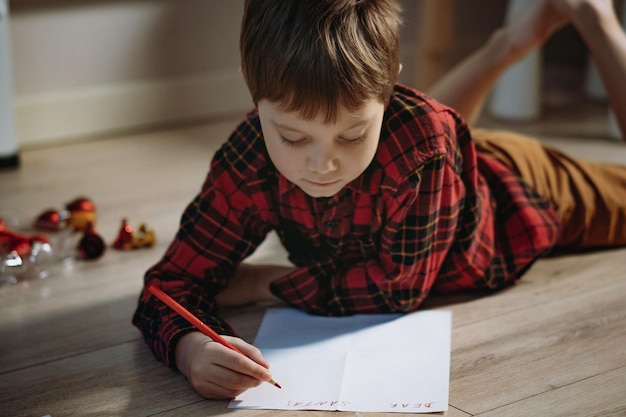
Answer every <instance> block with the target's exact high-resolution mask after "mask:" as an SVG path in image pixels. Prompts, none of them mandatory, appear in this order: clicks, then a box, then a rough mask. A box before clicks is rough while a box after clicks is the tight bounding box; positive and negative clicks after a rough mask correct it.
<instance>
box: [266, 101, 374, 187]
mask: <svg viewBox="0 0 626 417" xmlns="http://www.w3.org/2000/svg"><path fill="white" fill-rule="evenodd" d="M258 110H259V118H260V121H261V129H262V130H263V136H264V138H265V145H266V147H267V151H268V153H269V156H270V158H271V159H272V162H273V163H274V165H275V166H276V168H277V169H278V171H280V173H281V174H282V175H283V176H285V178H287V179H288V180H289V181H291V182H292V183H294V184H296V185H297V186H298V187H300V188H301V189H302V191H304V192H305V193H307V194H308V195H310V196H311V197H330V196H333V195H334V194H336V193H338V192H339V191H340V190H341V189H342V188H343V187H344V186H346V185H347V184H348V183H350V182H351V181H353V180H354V179H356V178H357V177H358V176H359V175H361V174H362V173H363V171H365V169H366V168H367V166H368V165H369V164H370V162H372V159H373V158H374V155H375V153H376V149H377V147H378V140H379V136H380V129H381V126H382V121H383V114H384V112H385V105H384V104H383V103H382V101H380V100H376V99H371V100H368V101H366V102H365V103H364V105H363V106H362V107H361V109H360V110H359V111H357V112H348V111H346V110H345V109H343V108H342V109H340V111H339V113H338V117H337V121H336V122H335V123H333V124H325V123H324V115H323V114H319V115H318V116H317V117H316V118H315V119H313V120H306V119H304V118H302V116H301V115H300V113H298V112H285V111H283V110H281V109H280V106H279V105H278V104H277V103H274V102H270V101H268V100H260V101H259V103H258Z"/></svg>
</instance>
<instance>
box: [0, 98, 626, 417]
mask: <svg viewBox="0 0 626 417" xmlns="http://www.w3.org/2000/svg"><path fill="white" fill-rule="evenodd" d="M594 112H595V113H594ZM563 114H568V112H564V113H561V114H560V115H563ZM583 114H585V115H592V116H593V117H591V118H588V119H584V118H583V119H580V118H579V117H578V116H576V115H574V117H571V113H569V115H570V118H569V119H567V118H566V119H565V120H562V119H559V117H561V116H560V115H559V114H555V115H552V117H553V120H557V121H558V123H557V126H555V125H554V124H553V123H552V124H551V123H544V122H540V123H535V124H531V125H513V126H512V127H513V128H519V129H521V130H526V131H533V132H535V133H538V134H541V135H543V136H545V137H549V141H550V142H551V143H553V144H554V145H556V146H559V147H563V148H564V149H566V150H568V151H570V152H571V153H574V154H577V155H579V156H586V157H589V158H593V159H606V160H612V161H616V162H623V163H626V146H625V145H623V144H621V143H619V142H616V141H611V140H608V139H602V138H601V139H597V138H598V137H602V136H604V133H603V132H604V128H605V126H604V119H603V118H602V117H599V116H598V115H600V114H601V112H600V113H599V112H598V110H597V108H596V107H593V106H592V108H589V109H587V110H586V111H583ZM596 116H598V117H596ZM235 123H236V119H229V120H223V121H220V122H213V123H207V124H202V125H195V126H187V127H180V128H176V129H164V130H161V131H158V132H151V133H143V134H134V135H126V136H123V137H112V138H107V139H101V140H95V141H90V142H87V143H76V144H66V145H62V146H56V147H50V148H46V149H34V150H27V151H23V152H22V155H21V157H22V162H23V165H22V167H21V169H19V170H17V171H5V172H0V216H6V217H9V216H10V217H11V218H14V219H18V220H21V221H22V222H24V223H25V224H28V223H29V222H30V221H32V219H33V218H34V217H35V216H36V215H37V214H39V213H40V212H41V211H43V210H44V209H47V208H62V207H63V205H64V204H65V203H67V202H69V201H70V200H72V199H73V198H75V197H78V196H87V197H89V198H91V199H92V200H93V201H94V202H95V203H96V204H97V209H98V221H97V229H98V231H99V233H100V234H101V235H102V236H103V237H104V238H105V239H106V240H107V242H108V243H109V244H110V243H111V242H112V241H113V239H114V238H115V236H116V235H117V231H118V228H119V225H120V221H121V219H122V218H124V217H125V218H127V219H128V221H129V222H130V223H131V224H132V225H135V226H136V225H137V224H138V223H139V222H142V221H145V222H148V224H149V225H150V226H151V227H152V228H154V230H155V232H156V234H157V238H158V245H157V246H156V247H154V248H151V249H143V250H137V251H134V252H119V251H114V250H112V249H110V248H109V250H108V251H107V253H106V254H105V255H104V257H103V258H101V259H100V260H98V261H94V262H87V261H78V262H75V263H73V264H63V263H61V262H55V263H54V264H53V265H52V266H51V267H50V268H49V272H50V274H49V276H48V277H47V278H45V279H33V278H31V279H27V280H23V281H21V282H19V283H17V284H15V285H3V286H0V415H1V416H7V417H9V416H10V417H18V416H24V417H26V416H28V417H41V416H44V415H46V414H50V415H51V416H52V417H61V416H87V417H90V416H163V417H165V416H191V417H193V416H215V415H232V416H244V415H245V416H275V415H276V416H280V415H291V414H293V413H281V412H275V411H244V410H238V411H231V410H228V409H227V403H226V402H214V401H206V400H203V399H201V398H200V397H199V396H197V395H196V394H195V393H194V391H193V390H192V389H191V387H190V385H189V384H188V383H187V382H186V381H185V379H184V378H183V377H182V376H180V375H179V374H177V373H175V372H173V371H171V370H169V369H167V368H166V367H165V366H163V365H162V364H161V363H159V362H157V361H156V360H155V359H154V358H153V356H152V354H151V353H150V352H149V350H148V348H147V347H146V346H145V345H144V343H143V341H142V339H141V337H140V334H139V332H138V331H137V330H136V329H135V328H134V327H132V325H131V323H130V320H131V315H132V313H133V311H134V308H135V305H136V299H137V295H138V294H139V291H140V288H141V286H142V274H143V272H144V271H145V270H146V268H148V267H149V266H150V265H151V264H152V263H154V262H155V261H157V259H158V258H159V257H160V256H161V254H162V253H163V251H164V250H165V248H166V245H167V244H168V243H169V241H170V240H171V238H172V237H173V235H174V233H175V231H176V227H177V223H178V219H179V216H180V214H181V212H182V210H183V208H184V207H185V205H186V204H187V202H188V201H189V200H190V199H191V198H192V197H193V196H194V194H195V192H196V191H197V190H198V188H199V187H200V185H201V182H202V180H203V178H204V175H205V173H206V171H207V168H208V163H209V159H210V157H211V155H212V153H213V151H214V150H215V149H216V146H217V145H218V143H219V142H220V141H222V140H223V139H224V138H225V137H226V135H227V134H228V132H229V131H230V130H231V128H232V127H233V126H234V124H235ZM483 123H484V124H485V125H489V126H495V127H502V125H501V124H499V123H497V122H495V121H492V120H489V119H484V120H483ZM562 134H565V135H566V136H567V137H565V138H559V137H558V136H559V135H562ZM589 136H593V137H595V139H593V140H592V139H590V138H589ZM625 198H626V196H625ZM254 257H255V260H256V261H267V260H273V259H277V260H279V261H284V253H283V252H282V251H281V250H280V248H278V246H277V244H276V241H275V240H271V241H269V242H267V243H266V244H265V245H264V246H263V247H262V248H261V249H260V250H259V251H258V252H257V253H256V254H255V255H254ZM625 267H626V249H617V250H609V251H605V252H597V253H587V254H580V255H571V256H562V257H558V258H549V259H542V260H540V261H539V262H537V263H536V264H535V265H534V266H533V267H532V269H531V270H530V271H529V272H528V273H527V274H526V276H525V277H524V279H522V280H521V281H520V282H519V283H518V284H517V285H515V286H513V287H511V288H509V289H507V290H504V291H501V292H498V293H495V294H491V295H468V296H467V297H459V298H457V299H440V298H435V299H432V300H430V301H429V302H428V303H427V305H426V308H444V309H448V310H451V311H452V312H453V333H452V356H451V375H450V409H449V411H448V412H447V413H446V415H449V416H470V415H479V416H556V415H562V416H576V415H580V416H592V415H593V416H600V415H601V416H619V415H621V416H624V415H626V324H625V323H626V273H625V269H626V268H625ZM262 311H263V309H262V308H260V307H256V308H246V309H242V310H231V311H226V312H225V315H226V316H227V317H228V318H229V319H230V320H231V322H232V323H233V324H234V326H235V328H236V329H238V330H239V332H240V334H241V335H242V336H243V337H244V338H246V339H247V340H252V339H253V337H254V335H255V332H256V330H257V327H258V325H259V323H260V320H261V316H262ZM424 377H425V378H428V375H424ZM302 414H303V415H307V416H322V415H329V416H330V415H337V414H335V413H333V414H330V413H322V412H306V414H305V413H304V412H302ZM357 414H358V413H357ZM357 414H354V413H348V415H357ZM362 414H365V413H362ZM379 415H380V414H379Z"/></svg>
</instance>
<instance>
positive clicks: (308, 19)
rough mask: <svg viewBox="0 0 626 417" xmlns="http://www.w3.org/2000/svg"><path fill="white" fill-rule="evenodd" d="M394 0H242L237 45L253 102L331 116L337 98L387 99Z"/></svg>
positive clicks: (394, 40) (395, 63)
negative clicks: (239, 33)
mask: <svg viewBox="0 0 626 417" xmlns="http://www.w3.org/2000/svg"><path fill="white" fill-rule="evenodd" d="M399 16H400V6H399V5H398V4H397V2H396V1H395V0H246V2H245V11H244V17H243V21H242V26H241V38H240V52H241V65H242V71H243V75H244V78H245V80H246V83H247V85H248V88H249V90H250V93H251V95H252V99H253V100H254V103H255V104H257V103H258V102H259V101H260V100H263V99H267V100H269V101H272V102H278V103H280V106H281V108H282V109H283V110H284V111H298V112H300V114H301V115H302V117H305V118H307V119H313V118H315V117H316V116H317V114H318V113H319V112H320V111H322V112H325V122H326V123H330V122H334V121H335V120H336V117H337V112H338V109H339V107H340V106H342V107H345V108H346V109H348V110H349V111H355V110H358V109H359V108H360V107H361V106H362V105H363V103H364V102H365V101H366V100H369V99H372V98H380V99H381V100H382V101H383V102H387V101H388V100H389V97H390V95H391V93H392V90H393V86H394V84H395V81H396V78H397V75H398V71H399V65H400V63H399V32H400V17H399Z"/></svg>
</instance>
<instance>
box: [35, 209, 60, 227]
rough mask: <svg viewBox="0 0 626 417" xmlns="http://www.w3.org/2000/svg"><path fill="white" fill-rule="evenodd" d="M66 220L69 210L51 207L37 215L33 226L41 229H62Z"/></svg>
mask: <svg viewBox="0 0 626 417" xmlns="http://www.w3.org/2000/svg"><path fill="white" fill-rule="evenodd" d="M66 220H67V212H59V211H57V210H54V209H49V210H46V211H44V212H43V213H41V214H40V215H39V216H37V218H36V219H35V223H34V224H33V227H34V228H35V229H39V230H46V231H50V232H54V231H57V230H60V229H62V228H63V225H64V222H65V221H66Z"/></svg>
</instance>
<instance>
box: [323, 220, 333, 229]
mask: <svg viewBox="0 0 626 417" xmlns="http://www.w3.org/2000/svg"><path fill="white" fill-rule="evenodd" d="M325 224H326V227H328V228H329V229H330V228H331V227H333V226H334V225H335V222H334V221H332V220H331V221H328V222H326V223H325Z"/></svg>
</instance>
